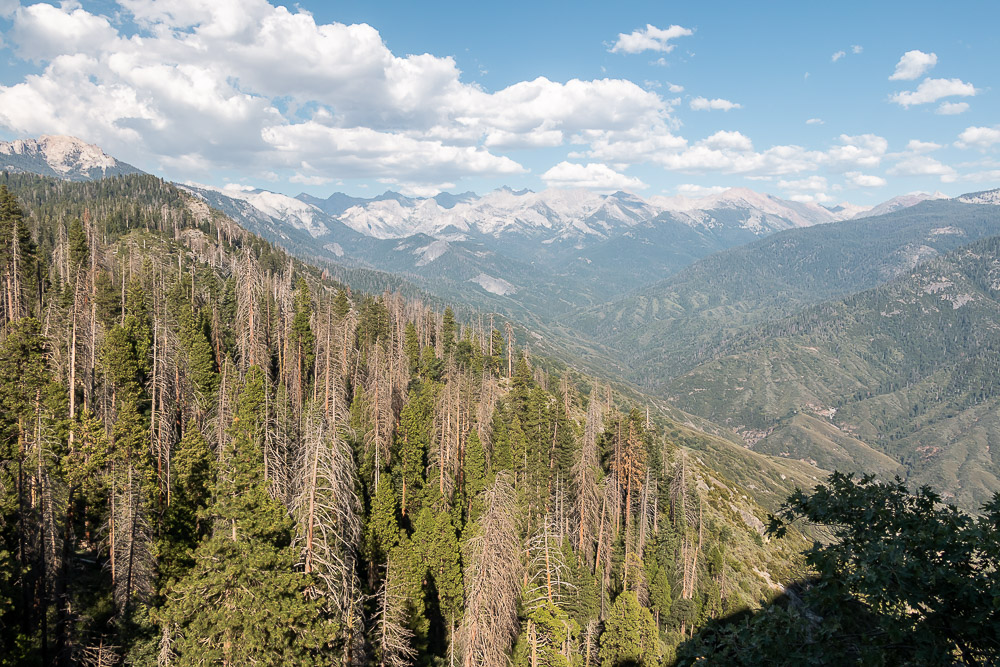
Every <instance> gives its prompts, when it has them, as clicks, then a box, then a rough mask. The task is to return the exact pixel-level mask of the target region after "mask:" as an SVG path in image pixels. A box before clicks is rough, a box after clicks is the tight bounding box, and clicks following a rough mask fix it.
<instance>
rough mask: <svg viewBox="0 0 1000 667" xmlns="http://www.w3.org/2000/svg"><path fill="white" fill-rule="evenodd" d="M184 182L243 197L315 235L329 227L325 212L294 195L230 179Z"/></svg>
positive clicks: (233, 197)
mask: <svg viewBox="0 0 1000 667" xmlns="http://www.w3.org/2000/svg"><path fill="white" fill-rule="evenodd" d="M185 185H186V186H187V187H188V188H191V189H194V190H210V191H212V192H218V193H220V194H223V195H225V196H227V197H230V198H232V199H239V200H241V201H245V202H247V203H248V204H250V205H251V206H253V207H254V208H256V209H257V210H258V211H261V212H262V213H264V214H266V215H268V216H271V217H272V218H277V219H278V220H282V221H284V222H287V223H288V224H290V225H291V226H293V227H295V228H296V229H302V230H305V231H306V232H308V233H309V235H310V236H312V237H314V238H316V237H319V236H323V235H324V234H327V233H328V232H329V231H330V229H329V228H328V227H327V226H326V225H325V224H324V223H323V220H322V218H323V217H325V214H324V213H323V212H322V211H321V210H320V209H319V208H318V207H316V206H314V205H312V204H308V203H306V202H304V201H302V200H300V199H296V198H295V197H289V196H287V195H282V194H278V193H277V192H268V191H267V190H258V189H256V188H252V187H248V186H244V185H237V184H232V183H231V184H229V185H226V186H224V187H221V188H219V187H215V186H212V185H201V184H199V183H187V184H185Z"/></svg>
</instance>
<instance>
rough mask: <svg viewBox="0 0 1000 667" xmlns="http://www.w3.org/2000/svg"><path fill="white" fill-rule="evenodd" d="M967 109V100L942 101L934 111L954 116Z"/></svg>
mask: <svg viewBox="0 0 1000 667" xmlns="http://www.w3.org/2000/svg"><path fill="white" fill-rule="evenodd" d="M968 110H969V103H968V102H942V103H941V105H940V106H939V107H938V108H937V111H935V112H934V113H936V114H940V115H942V116H956V115H958V114H960V113H965V112H966V111H968Z"/></svg>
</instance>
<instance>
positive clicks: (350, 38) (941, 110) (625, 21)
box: [0, 0, 1000, 204]
mask: <svg viewBox="0 0 1000 667" xmlns="http://www.w3.org/2000/svg"><path fill="white" fill-rule="evenodd" d="M998 7H1000V6H998V5H997V4H996V3H993V2H965V3H962V2H956V3H951V4H949V5H947V6H945V5H943V4H941V3H929V2H924V3H922V2H905V3H902V2H900V3H860V2H857V3H854V2H838V3H802V2H787V3H785V2H769V3H753V4H751V3H742V2H702V3H664V2H650V3H627V4H625V5H624V6H623V5H618V4H612V3H604V2H602V3H596V2H595V3H580V2H577V3H568V2H560V3H537V2H535V3H519V2H511V3H505V4H500V3H478V4H476V3H467V2H463V3H457V2H456V3H442V2H438V3H415V2H377V3H373V2H336V3H331V2H301V3H297V4H292V5H278V4H275V3H271V4H268V2H266V0H217V1H216V2H213V3H206V2H202V1H200V0H176V1H174V2H162V1H160V0H122V1H121V2H110V1H107V0H103V1H101V2H83V3H82V4H81V3H77V2H63V3H55V4H33V3H27V2H26V3H17V2H12V1H11V0H0V16H2V18H0V31H2V45H0V46H2V51H0V58H2V62H3V63H4V67H3V70H2V74H0V136H2V137H3V138H6V139H13V138H20V137H29V136H38V135H40V134H56V133H58V134H73V135H75V136H78V137H80V138H81V139H84V140H86V141H88V142H92V143H97V144H99V145H101V146H102V147H103V148H105V149H106V150H107V151H108V152H110V153H112V154H114V155H115V156H116V157H119V158H121V159H124V160H126V161H128V162H131V163H132V164H135V165H136V166H138V167H140V168H142V169H145V170H147V171H151V172H154V173H157V174H159V175H162V176H164V177H166V178H170V179H173V180H180V181H195V182H201V183H209V184H214V185H224V184H226V183H233V184H241V185H247V186H257V187H262V188H265V189H270V190H275V191H278V192H284V193H287V194H296V193H297V192H300V191H308V192H310V193H312V194H315V195H319V196H325V195H327V194H329V193H331V192H333V191H338V190H339V191H344V192H348V193H350V194H355V195H373V194H376V193H378V192H381V191H382V190H385V189H390V188H391V189H395V190H401V191H403V192H406V193H409V194H418V195H430V194H434V193H435V192H437V191H439V190H449V191H464V190H475V191H478V192H484V191H486V190H489V189H492V188H495V187H498V186H500V185H504V184H507V185H510V186H512V187H515V188H520V187H529V188H532V189H535V190H538V189H542V188H545V187H587V188H591V189H595V190H602V191H611V190H616V189H625V190H630V191H633V192H636V193H638V194H640V195H643V196H651V195H675V194H689V195H697V194H700V193H705V192H709V191H712V190H718V189H720V188H724V187H730V186H741V187H750V188H753V189H755V190H759V191H764V192H770V193H773V194H776V195H778V196H781V197H786V198H793V199H797V200H802V201H815V202H818V203H826V204H833V203H836V202H839V201H843V200H847V201H851V202H855V203H857V204H871V203H875V202H877V201H881V200H884V199H887V198H889V197H891V196H894V195H897V194H901V193H904V192H910V191H914V190H925V191H935V190H941V191H943V192H945V193H946V194H950V195H956V194H960V193H962V192H968V191H974V190H981V189H987V188H992V187H997V186H1000V155H998V152H1000V104H998V103H997V97H996V91H995V90H994V89H995V88H996V86H995V82H994V79H995V78H996V76H997V74H996V65H997V63H1000V42H998V40H996V38H995V35H994V30H995V26H996V24H997V19H998V18H1000V8H998Z"/></svg>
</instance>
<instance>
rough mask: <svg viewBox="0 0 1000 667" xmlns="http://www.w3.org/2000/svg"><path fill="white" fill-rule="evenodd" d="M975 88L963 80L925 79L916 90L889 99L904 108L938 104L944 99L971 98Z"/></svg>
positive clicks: (897, 94)
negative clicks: (931, 103) (932, 103)
mask: <svg viewBox="0 0 1000 667" xmlns="http://www.w3.org/2000/svg"><path fill="white" fill-rule="evenodd" d="M977 92H979V91H977V90H976V88H975V86H973V85H972V84H971V83H966V82H964V81H962V80H961V79H924V80H923V81H922V82H921V83H920V85H919V86H917V89H916V90H909V91H904V92H901V93H896V94H894V95H893V96H892V97H890V98H889V99H890V100H891V101H893V102H895V103H896V104H898V105H900V106H902V107H911V106H913V105H915V104H928V103H930V102H937V101H938V100H939V99H941V98H942V97H971V96H973V95H975V94H976V93H977Z"/></svg>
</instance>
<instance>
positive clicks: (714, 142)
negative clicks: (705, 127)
mask: <svg viewBox="0 0 1000 667" xmlns="http://www.w3.org/2000/svg"><path fill="white" fill-rule="evenodd" d="M699 145H701V146H708V147H709V148H717V149H721V150H726V149H728V150H733V151H752V150H753V142H752V141H750V138H749V137H747V136H745V135H743V134H741V133H739V132H727V131H725V130H720V131H719V132H716V133H715V134H713V135H712V136H710V137H707V138H706V139H703V140H701V141H700V142H699Z"/></svg>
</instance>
